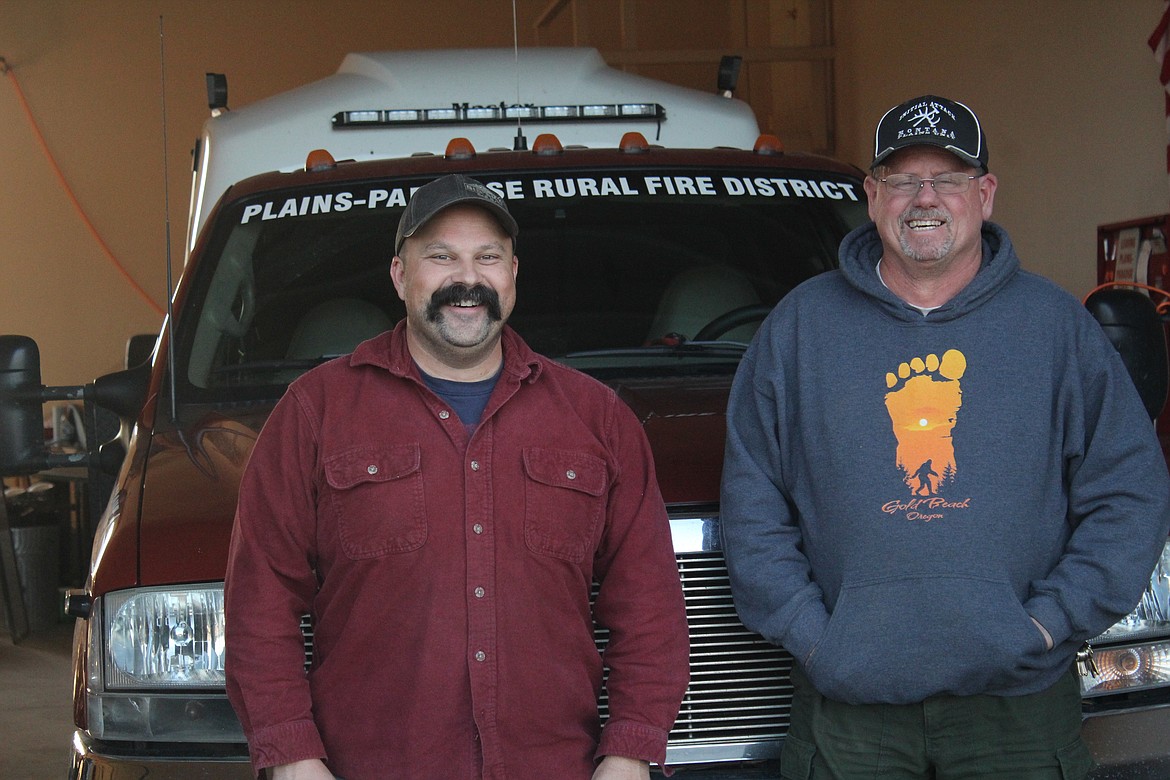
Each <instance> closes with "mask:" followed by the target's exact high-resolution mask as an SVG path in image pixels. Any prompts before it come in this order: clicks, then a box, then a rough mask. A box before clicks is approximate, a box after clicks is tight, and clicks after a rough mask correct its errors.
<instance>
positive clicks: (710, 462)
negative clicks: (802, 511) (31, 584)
mask: <svg viewBox="0 0 1170 780" xmlns="http://www.w3.org/2000/svg"><path fill="white" fill-rule="evenodd" d="M611 384H613V387H614V389H615V390H616V392H617V393H618V396H619V397H620V398H621V399H622V400H623V401H625V402H626V403H627V404H628V405H629V406H630V408H632V409H633V410H634V413H635V414H636V415H637V417H638V419H639V420H640V421H641V423H642V426H643V427H644V428H645V430H646V435H647V437H648V438H649V440H650V447H651V449H652V450H653V452H654V458H655V466H656V469H657V473H658V482H659V485H660V486H661V488H662V494H663V497H664V498H665V499H666V502H667V503H668V504H713V503H715V502H716V501H718V499H719V477H720V472H721V467H722V460H723V438H724V434H725V431H726V421H725V417H724V413H725V410H726V408H727V394H728V391H729V389H730V385H731V377H729V376H721V377H710V378H696V377H687V378H685V379H683V378H677V379H671V378H667V379H654V380H649V379H647V380H631V381H622V382H615V383H611ZM266 414H267V409H265V410H260V411H252V410H249V413H248V414H246V415H241V416H231V417H229V416H225V415H222V414H209V415H207V416H204V417H202V418H200V419H199V420H198V421H197V422H196V423H194V424H188V425H185V426H183V428H182V429H181V430H173V429H172V430H168V431H165V432H163V433H162V434H161V435H159V436H156V437H155V438H154V440H153V442H152V444H151V448H150V455H149V461H148V463H147V464H146V468H145V475H146V477H145V483H144V487H143V491H142V504H141V507H140V513H139V517H140V518H141V522H140V524H139V528H138V531H139V534H140V536H139V550H140V559H139V578H140V583H141V584H142V585H144V586H149V585H163V584H168V583H174V582H200V581H212V580H220V579H222V578H223V575H224V566H225V562H226V561H227V553H228V544H229V542H230V539H231V530H232V521H233V519H234V516H235V509H236V498H237V495H238V491H239V484H240V477H241V476H242V474H243V471H244V466H245V464H246V463H247V461H248V456H249V455H250V454H251V452H252V447H253V445H254V444H255V442H256V437H257V435H258V433H259V431H260V428H261V427H262V426H263V424H264V419H265V417H266ZM117 532H118V533H133V528H132V524H125V525H121V526H120V527H119V528H118V531H117Z"/></svg>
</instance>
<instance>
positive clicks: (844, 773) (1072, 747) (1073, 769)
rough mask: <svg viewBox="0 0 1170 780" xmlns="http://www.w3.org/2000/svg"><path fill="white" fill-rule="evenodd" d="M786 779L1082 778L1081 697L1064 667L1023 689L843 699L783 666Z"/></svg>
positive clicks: (1088, 764) (1087, 761) (1085, 761)
mask: <svg viewBox="0 0 1170 780" xmlns="http://www.w3.org/2000/svg"><path fill="white" fill-rule="evenodd" d="M792 683H793V685H794V687H795V689H796V690H795V693H794V694H793V699H792V723H791V726H790V728H789V731H788V737H787V739H786V740H785V742H784V752H783V755H782V756H781V770H780V776H781V777H783V778H785V779H786V780H808V779H812V780H829V779H830V778H832V779H833V780H868V779H871V778H872V780H910V779H911V778H916V779H920V780H969V779H971V778H995V779H996V780H1082V778H1084V777H1085V776H1086V775H1087V774H1088V772H1089V770H1090V769H1092V766H1093V761H1092V757H1091V756H1090V755H1089V750H1088V748H1087V747H1085V744H1084V742H1082V741H1081V736H1080V731H1081V696H1080V687H1079V685H1078V683H1077V678H1076V675H1075V674H1074V673H1073V672H1072V671H1071V670H1070V672H1069V674H1067V675H1065V676H1064V677H1062V678H1061V679H1060V681H1059V682H1057V683H1056V685H1054V686H1052V687H1051V688H1049V689H1048V690H1046V691H1041V692H1040V693H1035V694H1032V695H1029V696H932V697H931V698H929V699H927V700H926V701H924V702H921V703H918V704H866V705H851V704H841V703H840V702H835V701H831V700H829V699H826V698H825V697H823V696H821V695H820V694H819V693H817V691H816V689H814V688H813V687H812V685H811V684H810V683H809V682H808V678H807V677H805V676H804V674H803V673H802V672H801V671H800V670H799V669H793V672H792Z"/></svg>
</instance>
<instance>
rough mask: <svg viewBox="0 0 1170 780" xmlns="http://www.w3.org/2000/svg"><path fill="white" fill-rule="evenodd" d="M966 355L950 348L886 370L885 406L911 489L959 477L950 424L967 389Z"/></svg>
mask: <svg viewBox="0 0 1170 780" xmlns="http://www.w3.org/2000/svg"><path fill="white" fill-rule="evenodd" d="M966 371H967V358H966V357H965V356H964V355H963V353H962V352H960V351H958V350H957V349H949V350H947V351H946V352H944V353H943V356H942V359H941V360H940V359H939V357H938V356H937V355H927V356H926V357H916V358H913V359H912V360H910V361H909V362H908V363H902V364H900V365H899V366H898V370H897V372H896V373H895V372H890V373H888V374H886V387H888V388H890V392H888V393H886V411H887V412H889V415H890V422H891V423H892V424H893V428H894V436H895V437H896V438H897V440H898V452H897V465H898V469H899V470H900V471H901V472H902V475H903V480H904V481H905V482H906V486H907V487H908V488H910V493H911V495H916V496H931V495H935V494H937V493H938V491H939V488H941V487H942V486H943V485H946V484H947V483H948V482H950V481H951V480H953V479H954V477H955V474H956V473H957V468H956V466H955V447H954V442H953V440H952V439H951V430H952V429H953V428H954V427H955V419H956V416H957V414H958V411H959V407H960V406H962V405H963V391H962V389H961V388H960V387H959V379H960V378H961V377H962V376H963V374H964V373H966Z"/></svg>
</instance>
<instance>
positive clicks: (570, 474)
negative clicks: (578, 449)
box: [565, 469, 577, 479]
mask: <svg viewBox="0 0 1170 780" xmlns="http://www.w3.org/2000/svg"><path fill="white" fill-rule="evenodd" d="M565 476H566V477H568V478H569V479H576V478H577V472H575V471H573V470H572V469H569V470H568V471H566V472H565Z"/></svg>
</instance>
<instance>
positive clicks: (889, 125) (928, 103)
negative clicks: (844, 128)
mask: <svg viewBox="0 0 1170 780" xmlns="http://www.w3.org/2000/svg"><path fill="white" fill-rule="evenodd" d="M922 144H926V145H928V146H938V147H941V148H943V149H946V150H947V151H948V152H950V153H951V154H953V155H955V156H956V157H958V158H959V159H960V160H962V161H963V162H965V163H967V164H968V165H972V166H974V167H976V168H980V169H982V170H983V171H984V172H986V171H987V138H986V137H985V136H984V135H983V125H981V124H980V123H979V117H977V116H975V112H974V111H972V110H971V109H969V108H967V106H965V105H963V104H962V103H959V102H956V101H954V100H947V99H946V98H944V97H938V96H937V95H923V96H922V97H917V98H914V99H913V100H907V101H906V102H905V103H902V104H901V105H897V106H894V107H893V108H891V109H890V110H889V111H887V112H886V113H885V114H884V115H883V116H882V118H881V120H880V121H878V125H877V132H876V133H875V134H874V145H873V149H874V151H873V162H872V163H870V166H869V168H870V170H873V169H874V168H876V167H877V166H878V165H879V164H880V163H881V161H882V160H884V159H886V158H887V157H889V156H890V155H891V154H893V153H894V152H896V151H898V150H899V149H904V148H905V147H907V146H919V145H922Z"/></svg>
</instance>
